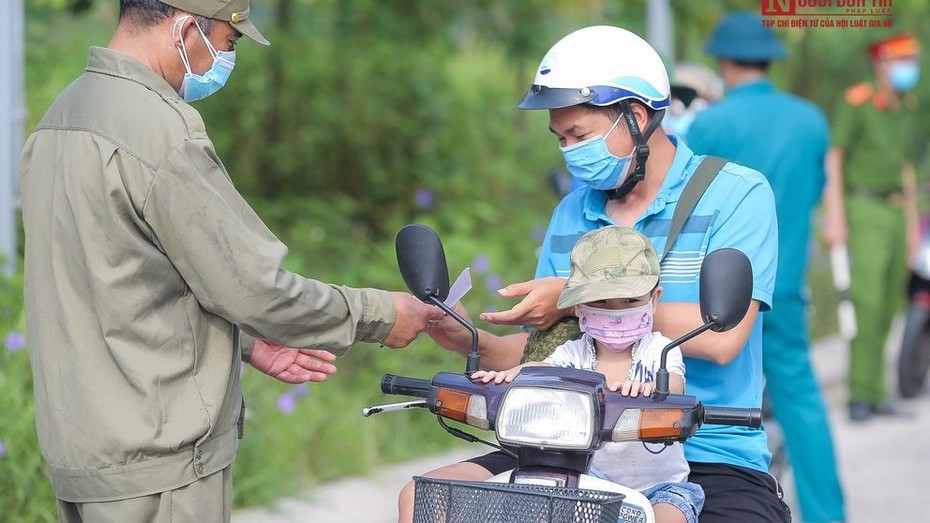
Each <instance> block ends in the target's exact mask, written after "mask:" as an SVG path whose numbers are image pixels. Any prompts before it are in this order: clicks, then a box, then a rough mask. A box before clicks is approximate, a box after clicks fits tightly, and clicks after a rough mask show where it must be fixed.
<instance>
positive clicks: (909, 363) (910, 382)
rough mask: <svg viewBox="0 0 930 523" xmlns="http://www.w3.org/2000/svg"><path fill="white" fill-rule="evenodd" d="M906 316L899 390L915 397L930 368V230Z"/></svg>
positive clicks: (910, 287) (914, 273)
mask: <svg viewBox="0 0 930 523" xmlns="http://www.w3.org/2000/svg"><path fill="white" fill-rule="evenodd" d="M907 290H908V301H909V306H908V310H907V317H906V319H905V322H904V335H903V336H902V338H901V352H900V354H899V355H898V390H899V392H900V393H901V396H902V397H904V398H913V397H914V396H917V395H918V394H920V393H921V392H922V391H923V390H924V386H925V384H926V380H927V370H928V369H930V230H927V232H925V233H924V236H923V238H922V240H921V242H920V251H919V252H918V255H917V261H916V263H915V264H914V267H912V268H911V278H910V281H909V283H908V289H907Z"/></svg>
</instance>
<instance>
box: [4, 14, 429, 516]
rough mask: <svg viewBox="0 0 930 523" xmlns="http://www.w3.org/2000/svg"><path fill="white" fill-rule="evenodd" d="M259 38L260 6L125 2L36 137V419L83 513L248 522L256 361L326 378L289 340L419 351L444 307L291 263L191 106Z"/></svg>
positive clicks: (32, 297) (30, 289)
mask: <svg viewBox="0 0 930 523" xmlns="http://www.w3.org/2000/svg"><path fill="white" fill-rule="evenodd" d="M241 35H245V36H247V37H249V38H251V39H252V40H255V41H257V42H259V43H262V44H267V40H265V38H264V37H263V36H262V35H261V33H260V32H259V31H258V30H257V29H256V28H255V26H254V25H253V24H252V22H251V21H250V18H249V0H162V1H158V0H121V3H120V20H119V24H118V26H117V28H116V31H115V33H114V35H113V37H112V39H111V41H110V43H109V45H108V46H107V47H106V48H100V47H93V48H91V49H90V53H89V57H88V61H87V69H86V72H85V73H84V74H83V75H81V76H80V77H79V78H78V79H77V80H75V81H74V82H73V83H72V84H71V85H70V86H69V87H68V88H67V89H66V90H65V91H64V92H63V93H62V94H61V95H60V96H59V97H58V99H57V100H56V101H55V103H54V104H53V105H52V107H51V108H50V109H49V110H48V112H47V113H46V114H45V116H44V117H43V118H42V120H41V122H40V123H39V125H38V127H37V128H36V130H35V132H33V134H32V135H31V136H30V137H29V139H28V141H27V143H26V146H25V148H24V151H23V156H22V161H21V169H20V183H21V187H22V198H23V221H24V226H25V234H26V242H25V243H26V253H25V256H26V258H25V299H26V321H27V329H28V336H29V341H30V349H31V354H30V357H31V362H32V369H33V374H34V379H35V406H36V428H37V432H38V435H39V441H40V445H41V447H42V452H43V455H44V457H45V460H46V462H47V464H48V470H49V474H50V477H51V481H52V484H53V486H54V488H55V492H56V496H57V498H58V512H59V516H60V518H61V519H62V520H63V521H66V522H72V521H127V522H133V521H139V522H142V521H145V522H151V521H159V522H160V521H173V522H197V523H206V522H221V521H228V520H229V518H230V508H231V499H232V483H231V474H230V470H231V464H232V462H233V459H234V457H235V454H236V448H237V445H238V439H239V437H240V436H241V427H240V426H239V424H240V423H241V420H242V415H243V401H242V391H241V387H240V383H239V372H240V361H248V362H250V363H251V364H252V365H253V366H254V367H256V368H258V369H259V370H261V371H262V372H264V373H266V374H269V375H271V376H273V377H275V378H278V379H281V380H283V381H286V382H290V383H301V382H305V381H320V380H322V379H324V378H325V377H326V374H328V373H331V372H333V371H334V370H335V367H333V366H332V365H331V364H330V363H329V361H331V360H332V358H333V356H332V355H328V354H329V353H326V352H322V351H319V350H311V349H300V350H298V349H291V348H289V347H300V348H309V347H313V348H314V349H328V350H330V351H336V352H340V351H344V350H345V349H347V348H348V347H349V346H351V345H353V344H354V343H356V342H360V341H361V342H380V343H383V344H384V345H388V346H391V347H401V346H405V345H406V344H408V343H409V342H410V341H412V340H413V339H414V338H415V337H416V335H417V334H418V333H419V332H421V331H422V330H424V329H425V328H426V327H427V326H428V322H429V321H430V320H437V319H440V318H441V317H442V313H441V311H439V310H438V309H436V308H434V307H429V306H426V305H424V304H423V303H421V302H420V301H418V300H417V299H416V298H414V297H413V296H410V295H409V294H404V293H389V292H386V291H380V290H375V289H352V288H346V287H337V286H334V285H328V284H324V283H321V282H319V281H315V280H311V279H307V278H303V277H301V276H298V275H296V274H293V273H290V272H288V271H286V270H284V269H283V268H282V266H281V263H282V260H283V259H284V257H285V255H286V253H287V248H286V247H285V246H284V245H283V244H282V243H281V242H280V241H279V240H278V239H277V238H275V236H274V235H273V234H272V233H271V232H270V231H269V230H268V229H267V228H266V227H265V225H264V224H263V223H262V222H261V220H260V219H259V217H258V216H257V215H256V214H255V212H253V210H252V209H251V208H250V207H249V205H248V204H247V203H246V202H245V201H244V200H243V199H242V197H241V196H240V195H239V193H238V192H237V191H236V189H235V187H234V186H233V184H232V181H231V180H230V177H229V175H228V174H227V172H226V169H225V168H224V166H223V164H222V163H221V162H220V160H219V158H218V157H217V154H216V151H215V149H214V147H213V143H212V142H211V141H210V138H209V137H208V136H207V133H206V130H205V128H204V123H203V120H202V119H201V118H200V115H199V114H198V112H197V111H196V110H195V109H194V108H193V107H191V106H190V105H188V102H191V101H195V100H198V99H201V98H204V97H206V96H208V95H210V94H211V93H213V92H215V91H217V90H218V89H219V88H220V87H222V86H223V84H224V83H225V81H226V79H227V78H228V77H229V75H230V73H231V72H232V68H233V66H234V64H235V51H234V46H235V43H236V41H237V40H238V39H239V37H240V36H241ZM240 332H241V333H240ZM245 340H248V341H245ZM271 340H274V341H271Z"/></svg>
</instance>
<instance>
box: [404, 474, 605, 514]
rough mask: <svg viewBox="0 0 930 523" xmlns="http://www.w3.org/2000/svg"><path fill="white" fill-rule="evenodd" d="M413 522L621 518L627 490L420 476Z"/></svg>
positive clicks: (415, 480) (417, 480) (415, 478)
mask: <svg viewBox="0 0 930 523" xmlns="http://www.w3.org/2000/svg"><path fill="white" fill-rule="evenodd" d="M413 480H414V483H415V485H416V495H415V501H414V511H413V522H414V523H616V522H617V520H618V519H619V514H620V508H621V505H622V504H623V494H618V493H615V492H601V491H598V490H585V489H572V488H562V487H546V486H540V485H515V484H510V483H489V482H471V481H450V480H443V479H434V478H427V477H422V476H417V477H414V478H413Z"/></svg>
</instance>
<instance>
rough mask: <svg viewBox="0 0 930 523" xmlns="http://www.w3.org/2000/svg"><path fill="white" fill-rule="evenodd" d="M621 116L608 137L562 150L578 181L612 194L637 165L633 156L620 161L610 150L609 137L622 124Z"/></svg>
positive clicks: (567, 165)
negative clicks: (608, 146) (633, 166)
mask: <svg viewBox="0 0 930 523" xmlns="http://www.w3.org/2000/svg"><path fill="white" fill-rule="evenodd" d="M622 117H623V115H622V114H621V115H620V116H619V117H617V121H616V122H614V124H613V125H612V126H611V127H610V130H609V131H607V134H605V135H604V136H595V137H594V138H591V139H588V140H585V141H583V142H579V143H576V144H574V145H570V146H568V147H560V149H561V150H562V156H564V157H565V167H566V168H567V169H568V172H570V173H571V174H572V176H574V177H575V179H577V180H578V181H580V182H582V183H584V184H586V185H587V186H588V187H591V188H592V189H596V190H598V191H609V190H611V189H616V188H617V187H620V184H621V183H623V180H624V179H626V177H627V174H628V173H629V172H630V166H632V165H633V153H630V155H629V156H624V157H623V158H618V157H616V156H614V155H613V154H611V153H610V150H609V149H608V148H607V141H606V140H607V137H608V136H609V135H610V133H611V131H613V130H614V128H616V127H617V124H618V123H620V118H622Z"/></svg>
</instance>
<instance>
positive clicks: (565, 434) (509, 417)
mask: <svg viewBox="0 0 930 523" xmlns="http://www.w3.org/2000/svg"><path fill="white" fill-rule="evenodd" d="M594 406H595V398H594V396H593V395H592V394H591V393H586V392H581V391H577V390H566V389H551V388H538V387H514V386H511V387H510V390H508V391H507V393H506V394H505V395H504V398H503V400H502V401H501V406H500V409H499V410H498V414H497V423H496V427H495V430H496V432H497V439H498V440H499V441H500V442H501V443H505V444H511V445H518V446H533V447H546V448H555V449H588V448H591V446H592V445H594V444H595V441H596V435H597V433H598V429H597V427H596V423H597V419H596V418H597V416H596V415H595V412H596V411H595V408H594Z"/></svg>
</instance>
